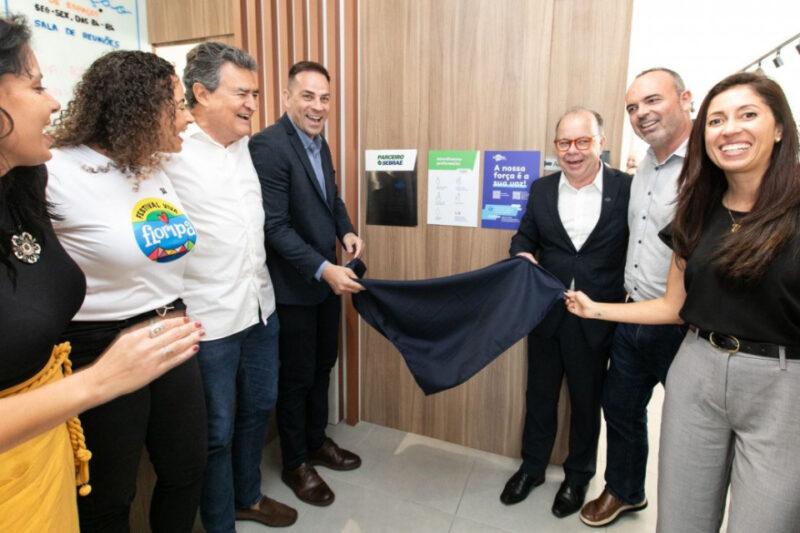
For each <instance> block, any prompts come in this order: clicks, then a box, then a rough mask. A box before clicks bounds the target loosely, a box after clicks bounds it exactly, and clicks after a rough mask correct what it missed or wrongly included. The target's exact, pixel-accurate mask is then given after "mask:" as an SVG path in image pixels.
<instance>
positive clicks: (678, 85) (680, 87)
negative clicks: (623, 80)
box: [634, 67, 686, 96]
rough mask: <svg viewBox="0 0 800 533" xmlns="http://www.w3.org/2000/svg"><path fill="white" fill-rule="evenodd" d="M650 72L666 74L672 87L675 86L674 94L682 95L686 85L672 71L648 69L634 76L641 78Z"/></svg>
mask: <svg viewBox="0 0 800 533" xmlns="http://www.w3.org/2000/svg"><path fill="white" fill-rule="evenodd" d="M651 72H666V73H667V74H669V75H670V76H672V83H673V85H675V92H677V93H678V95H679V96H680V95H681V94H683V91H685V90H686V84H685V83H683V78H681V75H680V74H678V73H677V72H675V71H674V70H671V69H668V68H666V67H654V68H649V69H647V70H643V71H641V72H640V73H639V74H637V75H636V78H641V77H642V76H644V75H645V74H650V73H651ZM636 78H634V79H636Z"/></svg>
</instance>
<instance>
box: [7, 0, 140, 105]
mask: <svg viewBox="0 0 800 533" xmlns="http://www.w3.org/2000/svg"><path fill="white" fill-rule="evenodd" d="M140 3H143V1H142V0H4V1H3V5H4V8H5V14H6V15H10V14H11V15H25V17H26V18H27V19H28V26H29V27H30V28H31V30H32V32H33V51H34V52H35V53H36V57H37V58H38V60H39V65H40V66H41V68H42V74H43V75H44V86H45V87H47V91H48V92H49V93H50V94H52V95H53V97H54V98H55V99H56V100H58V101H59V102H60V103H61V106H62V107H63V106H65V105H66V104H67V103H68V102H69V101H70V100H71V99H72V89H73V87H74V86H75V83H76V82H77V81H78V80H79V79H80V77H81V75H82V74H83V71H84V70H86V68H87V67H88V66H89V65H90V64H91V63H92V61H94V60H95V59H97V58H98V57H100V56H101V55H103V54H105V53H106V52H110V51H111V50H122V49H126V50H141V49H146V50H149V49H150V45H149V43H148V42H147V31H146V25H145V23H144V19H143V16H142V15H143V13H141V12H140V9H139V8H140Z"/></svg>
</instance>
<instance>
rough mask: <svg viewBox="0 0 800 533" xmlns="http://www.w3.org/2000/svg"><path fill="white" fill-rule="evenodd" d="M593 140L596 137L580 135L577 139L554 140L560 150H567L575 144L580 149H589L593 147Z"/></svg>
mask: <svg viewBox="0 0 800 533" xmlns="http://www.w3.org/2000/svg"><path fill="white" fill-rule="evenodd" d="M593 141H594V137H578V138H577V139H556V140H555V141H553V144H555V145H556V149H558V151H559V152H566V151H568V150H569V149H570V148H571V147H572V145H573V144H575V148H577V149H578V150H588V149H589V148H591V147H592V142H593Z"/></svg>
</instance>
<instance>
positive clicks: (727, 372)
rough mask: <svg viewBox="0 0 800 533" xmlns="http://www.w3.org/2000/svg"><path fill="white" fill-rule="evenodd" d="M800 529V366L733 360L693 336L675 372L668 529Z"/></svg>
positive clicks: (682, 532) (771, 532)
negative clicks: (723, 526)
mask: <svg viewBox="0 0 800 533" xmlns="http://www.w3.org/2000/svg"><path fill="white" fill-rule="evenodd" d="M729 485H730V491H731V495H730V507H729V509H728V533H753V532H757V533H792V532H800V361H798V360H789V361H787V360H779V359H773V358H769V357H759V356H755V355H749V354H743V353H736V354H733V355H728V354H727V353H726V352H723V351H720V350H718V349H716V348H714V347H713V346H711V344H710V343H709V342H708V341H706V340H704V339H702V338H698V337H697V336H696V334H695V333H692V332H689V333H688V334H687V335H686V339H685V340H684V341H683V344H682V345H681V348H680V350H679V351H678V354H677V355H676V356H675V360H674V361H673V363H672V367H671V368H670V370H669V374H668V376H667V384H666V393H665V398H664V411H663V414H662V421H661V445H660V451H659V465H658V527H657V530H658V532H659V533H693V532H697V533H711V532H717V531H719V528H720V525H721V522H722V518H723V511H724V506H725V497H726V495H727V491H728V486H729Z"/></svg>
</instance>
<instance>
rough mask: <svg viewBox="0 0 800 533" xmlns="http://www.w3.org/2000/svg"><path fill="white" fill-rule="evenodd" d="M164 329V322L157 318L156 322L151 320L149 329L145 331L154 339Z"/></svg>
mask: <svg viewBox="0 0 800 533" xmlns="http://www.w3.org/2000/svg"><path fill="white" fill-rule="evenodd" d="M165 329H166V328H165V327H164V323H163V322H162V321H160V320H159V321H158V322H151V326H150V331H149V332H148V333H147V335H148V336H149V337H150V338H151V339H154V338H156V337H158V336H159V335H161V334H162V333H164V330H165Z"/></svg>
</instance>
